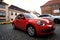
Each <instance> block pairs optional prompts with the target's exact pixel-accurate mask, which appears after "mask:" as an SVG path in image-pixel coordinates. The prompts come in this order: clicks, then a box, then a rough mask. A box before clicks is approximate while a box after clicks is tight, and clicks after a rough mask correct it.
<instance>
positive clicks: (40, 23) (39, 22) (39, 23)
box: [37, 21, 45, 26]
mask: <svg viewBox="0 0 60 40" xmlns="http://www.w3.org/2000/svg"><path fill="white" fill-rule="evenodd" d="M37 24H38V25H41V26H44V25H45V23H44V22H41V21H38V22H37Z"/></svg>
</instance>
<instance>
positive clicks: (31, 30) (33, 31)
mask: <svg viewBox="0 0 60 40" xmlns="http://www.w3.org/2000/svg"><path fill="white" fill-rule="evenodd" d="M28 34H29V35H30V36H33V35H34V34H35V30H34V28H33V27H31V26H30V27H29V28H28Z"/></svg>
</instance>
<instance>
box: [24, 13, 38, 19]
mask: <svg viewBox="0 0 60 40" xmlns="http://www.w3.org/2000/svg"><path fill="white" fill-rule="evenodd" d="M25 16H26V18H34V19H37V18H38V17H37V16H36V15H34V14H33V13H26V14H25Z"/></svg>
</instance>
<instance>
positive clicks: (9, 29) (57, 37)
mask: <svg viewBox="0 0 60 40" xmlns="http://www.w3.org/2000/svg"><path fill="white" fill-rule="evenodd" d="M55 27H56V30H55V33H54V34H53V35H50V36H47V37H30V36H28V35H27V33H25V32H23V31H21V30H14V29H13V26H12V25H11V24H4V25H0V40H60V24H56V25H55Z"/></svg>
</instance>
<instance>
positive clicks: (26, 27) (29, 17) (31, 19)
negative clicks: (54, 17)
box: [12, 13, 55, 36]
mask: <svg viewBox="0 0 60 40" xmlns="http://www.w3.org/2000/svg"><path fill="white" fill-rule="evenodd" d="M12 24H13V26H14V28H19V29H21V30H23V31H25V32H27V33H28V35H29V36H35V35H48V34H51V33H53V32H54V30H55V27H54V22H52V21H51V20H47V19H43V18H38V17H37V16H36V15H34V14H31V13H23V14H19V15H18V16H17V17H16V18H15V20H14V21H13V23H12Z"/></svg>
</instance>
